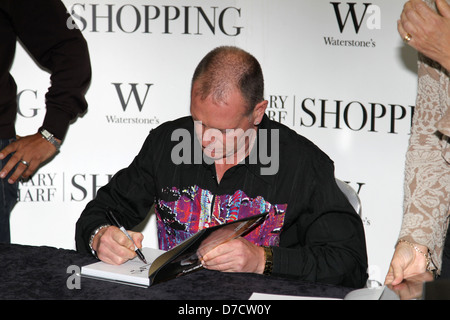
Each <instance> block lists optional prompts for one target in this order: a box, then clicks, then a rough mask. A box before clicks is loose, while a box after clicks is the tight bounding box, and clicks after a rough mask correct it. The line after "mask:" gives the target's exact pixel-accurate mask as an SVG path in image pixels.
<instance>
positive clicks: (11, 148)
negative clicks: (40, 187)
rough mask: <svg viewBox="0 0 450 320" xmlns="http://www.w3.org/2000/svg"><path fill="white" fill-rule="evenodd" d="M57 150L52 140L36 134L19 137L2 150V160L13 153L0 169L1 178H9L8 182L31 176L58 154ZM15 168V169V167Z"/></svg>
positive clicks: (0, 152) (0, 151)
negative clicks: (42, 164)
mask: <svg viewBox="0 0 450 320" xmlns="http://www.w3.org/2000/svg"><path fill="white" fill-rule="evenodd" d="M56 152H57V150H56V148H55V146H53V145H52V144H51V143H50V142H48V141H47V140H45V139H43V138H42V135H41V134H40V133H39V132H38V133H36V134H33V135H30V136H26V137H17V140H16V141H14V142H12V143H11V144H9V145H8V146H6V147H5V148H4V149H3V150H0V160H3V159H5V158H6V157H7V156H8V155H10V154H12V156H11V158H10V159H9V161H8V162H7V163H6V164H5V166H4V167H3V168H2V169H1V170H0V178H1V179H4V178H5V177H6V176H8V175H9V174H10V172H12V174H11V176H10V177H9V178H8V183H11V184H13V183H15V182H16V181H17V180H18V179H19V178H21V177H22V178H24V179H27V178H29V177H30V176H31V175H32V174H33V173H34V172H35V171H36V170H37V169H38V168H39V166H40V165H41V163H43V162H45V161H47V160H48V159H50V158H51V157H53V156H54V155H55V154H56ZM14 168H15V169H14Z"/></svg>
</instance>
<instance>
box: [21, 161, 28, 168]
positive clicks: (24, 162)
mask: <svg viewBox="0 0 450 320" xmlns="http://www.w3.org/2000/svg"><path fill="white" fill-rule="evenodd" d="M20 162H22V163H23V164H24V165H26V166H27V167H29V166H30V163H29V162H26V161H25V160H20Z"/></svg>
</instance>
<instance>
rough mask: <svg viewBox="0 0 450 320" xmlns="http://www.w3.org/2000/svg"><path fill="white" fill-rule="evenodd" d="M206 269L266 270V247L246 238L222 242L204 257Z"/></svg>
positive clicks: (233, 270) (255, 271) (232, 270)
mask: <svg viewBox="0 0 450 320" xmlns="http://www.w3.org/2000/svg"><path fill="white" fill-rule="evenodd" d="M201 261H202V265H203V267H204V268H205V269H210V270H218V271H223V272H252V273H259V274H262V273H263V272H264V266H265V258H264V249H263V248H262V247H259V246H257V245H254V244H253V243H251V242H249V241H247V240H246V239H244V238H237V239H234V240H231V241H228V242H226V243H224V244H221V245H219V246H217V247H216V248H214V249H213V250H211V251H210V252H208V253H207V254H205V255H204V256H203V257H202V259H201Z"/></svg>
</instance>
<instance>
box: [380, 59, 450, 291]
mask: <svg viewBox="0 0 450 320" xmlns="http://www.w3.org/2000/svg"><path fill="white" fill-rule="evenodd" d="M418 63H419V72H418V73H419V74H418V76H419V80H418V94H417V101H416V108H415V111H414V119H413V125H412V129H411V137H410V141H409V145H408V150H407V152H406V162H405V182H404V188H405V190H404V213H403V221H402V226H401V230H400V235H399V239H400V240H405V241H407V242H401V243H399V244H398V245H397V246H396V250H395V252H394V256H393V258H392V261H391V264H390V268H389V272H388V274H387V276H386V280H385V282H386V283H387V284H391V283H393V284H394V285H395V284H397V283H399V282H401V281H402V280H403V279H404V278H408V277H411V276H414V275H416V274H419V273H423V272H425V271H426V269H427V262H428V261H427V259H426V258H425V256H428V252H429V253H430V257H429V259H430V260H431V261H430V262H429V263H428V264H429V267H430V269H436V271H437V273H439V272H440V271H439V270H440V265H441V258H440V257H441V253H442V248H443V244H444V239H445V235H446V232H447V224H446V219H447V214H448V205H449V203H450V194H449V192H448V183H447V181H450V170H449V168H448V166H449V161H450V157H448V156H446V152H448V151H446V150H448V147H449V146H448V142H447V140H448V137H446V136H445V135H443V134H441V133H440V132H438V130H437V128H436V124H437V123H438V122H439V121H440V120H441V118H442V116H443V115H444V114H445V113H446V111H447V110H446V106H445V104H441V101H440V96H441V95H442V94H441V93H440V92H442V90H443V88H442V86H443V83H441V79H443V77H444V75H443V74H442V72H440V71H439V65H438V64H437V63H435V62H434V61H432V60H431V59H428V58H427V57H425V56H423V55H422V54H420V55H419V62H418ZM447 81H448V80H447ZM444 92H445V90H444ZM411 244H412V245H411ZM414 246H415V247H416V248H417V249H415V248H414Z"/></svg>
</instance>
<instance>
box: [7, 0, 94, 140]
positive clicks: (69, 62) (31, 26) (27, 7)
mask: <svg viewBox="0 0 450 320" xmlns="http://www.w3.org/2000/svg"><path fill="white" fill-rule="evenodd" d="M68 18H69V15H68V13H67V10H66V8H65V6H64V4H63V3H62V2H61V1H60V0H40V1H36V0H14V1H11V6H10V19H11V23H12V25H13V28H14V30H15V32H16V34H17V35H18V38H19V39H20V40H21V42H22V43H23V45H24V46H25V48H26V49H27V50H28V51H29V53H30V54H31V55H32V56H33V58H34V59H35V60H36V61H37V63H39V64H40V65H41V66H42V67H44V68H45V69H48V71H49V72H50V74H51V76H50V80H51V86H50V88H49V90H48V92H47V94H46V95H45V99H46V108H47V111H46V115H45V118H44V122H43V126H42V127H44V128H45V129H47V130H48V131H49V132H51V133H53V134H54V135H55V136H56V137H57V138H59V139H63V138H64V136H65V134H66V131H67V128H68V127H69V124H70V122H71V121H72V120H73V119H75V118H76V117H77V116H78V115H79V114H81V113H83V112H85V111H86V110H87V102H86V100H85V97H84V96H85V93H86V90H87V88H88V86H89V83H90V80H91V64H90V58H89V52H88V46H87V43H86V41H85V39H84V38H83V36H82V34H81V32H80V30H78V29H75V28H72V29H71V28H69V27H68V23H67V20H68ZM70 25H71V24H69V26H70Z"/></svg>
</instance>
